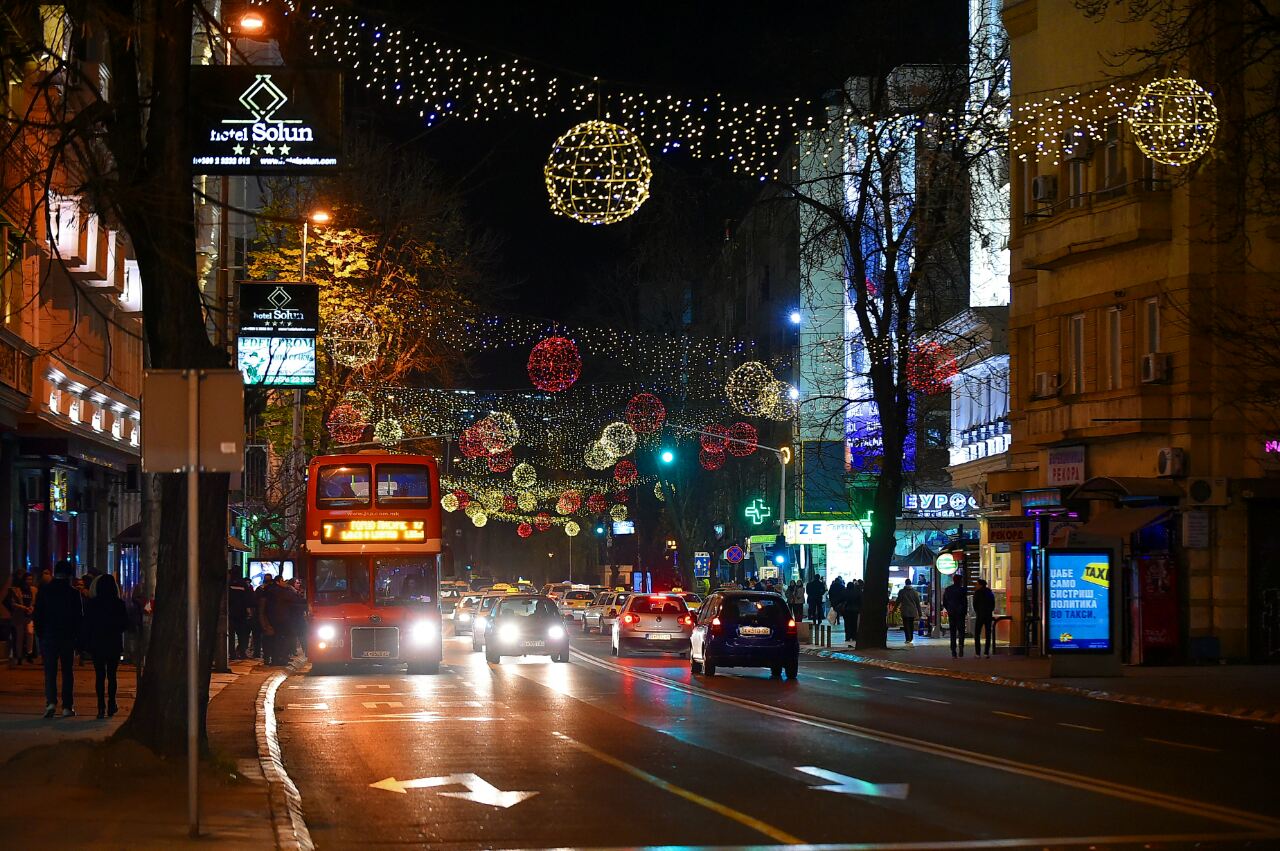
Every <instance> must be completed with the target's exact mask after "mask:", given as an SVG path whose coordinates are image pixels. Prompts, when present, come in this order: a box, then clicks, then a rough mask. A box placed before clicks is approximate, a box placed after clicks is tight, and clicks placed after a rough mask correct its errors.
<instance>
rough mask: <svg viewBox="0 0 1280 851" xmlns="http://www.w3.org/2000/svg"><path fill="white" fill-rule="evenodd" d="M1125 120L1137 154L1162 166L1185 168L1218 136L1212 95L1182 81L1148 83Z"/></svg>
mask: <svg viewBox="0 0 1280 851" xmlns="http://www.w3.org/2000/svg"><path fill="white" fill-rule="evenodd" d="M1125 119H1126V121H1127V122H1128V124H1129V129H1130V130H1131V131H1132V132H1133V139H1134V141H1135V142H1136V143H1137V145H1138V148H1139V150H1141V151H1142V153H1144V154H1146V155H1147V156H1148V157H1150V158H1151V159H1153V160H1155V161H1156V162H1159V163H1164V164H1166V165H1189V164H1190V163H1193V162H1195V161H1196V160H1198V159H1200V157H1202V156H1204V154H1205V152H1206V151H1208V150H1209V146H1210V145H1212V144H1213V139H1214V137H1215V136H1216V135H1217V133H1218V107H1217V106H1216V105H1215V104H1214V102H1213V95H1211V94H1209V92H1207V91H1205V90H1204V87H1202V86H1201V85H1200V84H1199V83H1197V82H1196V81H1195V80H1189V79H1187V78H1185V77H1165V78H1164V79H1161V80H1156V81H1155V82H1152V83H1148V84H1147V85H1146V86H1144V87H1143V89H1142V91H1141V92H1139V93H1138V97H1137V99H1136V100H1135V101H1134V102H1133V105H1132V106H1130V107H1129V111H1128V113H1127V114H1126V116H1125Z"/></svg>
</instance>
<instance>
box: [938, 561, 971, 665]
mask: <svg viewBox="0 0 1280 851" xmlns="http://www.w3.org/2000/svg"><path fill="white" fill-rule="evenodd" d="M942 608H944V609H946V612H947V621H948V623H949V624H950V630H949V631H950V634H951V656H952V658H954V657H955V655H956V649H957V646H958V647H959V650H960V655H961V656H964V623H965V620H967V619H968V617H969V595H968V594H967V593H966V592H965V590H964V580H963V578H962V577H961V576H960V574H959V573H958V572H957V573H953V574H952V575H951V584H950V585H948V586H947V590H945V591H943V592H942Z"/></svg>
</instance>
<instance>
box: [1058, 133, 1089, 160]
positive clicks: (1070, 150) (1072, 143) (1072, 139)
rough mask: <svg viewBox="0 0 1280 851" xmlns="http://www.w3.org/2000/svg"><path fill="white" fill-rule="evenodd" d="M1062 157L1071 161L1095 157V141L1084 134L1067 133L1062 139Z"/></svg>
mask: <svg viewBox="0 0 1280 851" xmlns="http://www.w3.org/2000/svg"><path fill="white" fill-rule="evenodd" d="M1062 155H1063V156H1064V157H1066V158H1067V159H1069V160H1087V159H1089V158H1091V157H1092V156H1093V139H1092V138H1090V137H1089V136H1087V135H1085V134H1084V133H1067V134H1065V135H1063V137H1062Z"/></svg>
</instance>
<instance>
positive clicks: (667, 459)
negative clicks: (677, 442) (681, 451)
mask: <svg viewBox="0 0 1280 851" xmlns="http://www.w3.org/2000/svg"><path fill="white" fill-rule="evenodd" d="M658 458H659V459H660V460H661V461H662V463H663V464H670V463H671V462H673V461H675V460H676V453H674V452H672V451H671V450H670V449H664V450H662V452H661V453H660V454H659V455H658Z"/></svg>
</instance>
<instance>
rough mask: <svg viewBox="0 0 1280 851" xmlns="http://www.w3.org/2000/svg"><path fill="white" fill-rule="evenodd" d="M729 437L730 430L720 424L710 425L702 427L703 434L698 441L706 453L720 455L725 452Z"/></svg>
mask: <svg viewBox="0 0 1280 851" xmlns="http://www.w3.org/2000/svg"><path fill="white" fill-rule="evenodd" d="M728 436H729V429H727V428H725V427H724V426H722V425H720V424H719V423H710V424H709V425H705V426H703V427H702V434H700V435H699V436H698V439H699V442H700V443H701V444H702V449H703V451H704V452H713V453H717V454H719V453H723V452H724V448H725V438H727V437H728Z"/></svg>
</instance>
